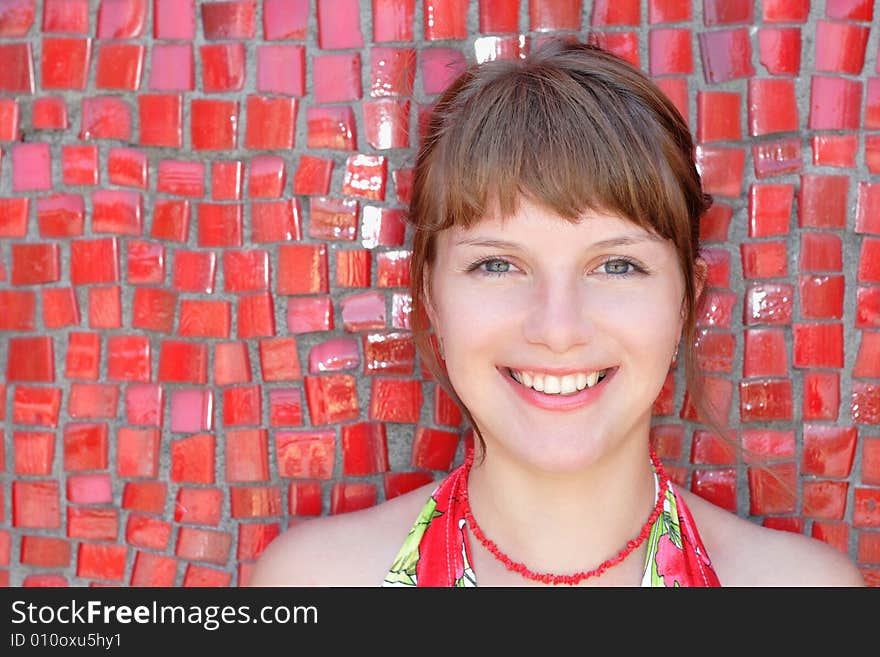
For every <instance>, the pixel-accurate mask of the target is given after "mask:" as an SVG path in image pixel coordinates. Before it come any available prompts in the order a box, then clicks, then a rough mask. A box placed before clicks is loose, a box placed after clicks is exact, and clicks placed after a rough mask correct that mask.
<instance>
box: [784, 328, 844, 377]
mask: <svg viewBox="0 0 880 657" xmlns="http://www.w3.org/2000/svg"><path fill="white" fill-rule="evenodd" d="M792 330H793V333H794V351H793V353H794V356H793V361H792V364H793V365H794V367H843V324H839V323H834V324H794V326H793V327H792Z"/></svg>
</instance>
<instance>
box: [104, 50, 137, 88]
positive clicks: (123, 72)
mask: <svg viewBox="0 0 880 657" xmlns="http://www.w3.org/2000/svg"><path fill="white" fill-rule="evenodd" d="M143 67H144V46H142V45H135V44H130V43H104V44H102V45H101V47H100V50H98V71H97V74H96V76H95V87H97V88H98V89H123V90H128V91H135V90H137V89H138V88H139V87H140V86H141V73H142V71H143Z"/></svg>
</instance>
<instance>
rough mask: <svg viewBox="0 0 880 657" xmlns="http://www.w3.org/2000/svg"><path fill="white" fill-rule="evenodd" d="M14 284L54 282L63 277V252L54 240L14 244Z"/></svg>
mask: <svg viewBox="0 0 880 657" xmlns="http://www.w3.org/2000/svg"><path fill="white" fill-rule="evenodd" d="M10 248H11V250H12V277H11V283H12V284H13V285H41V284H43V283H54V282H55V281H57V280H59V279H60V277H61V252H60V250H59V248H58V244H56V243H52V242H44V243H34V244H12V245H11V246H10Z"/></svg>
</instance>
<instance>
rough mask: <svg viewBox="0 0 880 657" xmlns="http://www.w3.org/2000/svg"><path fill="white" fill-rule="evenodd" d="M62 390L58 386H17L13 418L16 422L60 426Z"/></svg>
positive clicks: (13, 399)
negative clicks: (59, 415) (59, 414)
mask: <svg viewBox="0 0 880 657" xmlns="http://www.w3.org/2000/svg"><path fill="white" fill-rule="evenodd" d="M60 410H61V390H60V389H58V388H44V387H40V388H37V387H32V386H25V385H17V386H15V393H14V395H13V398H12V420H13V422H15V423H16V424H35V425H39V426H44V427H52V428H54V427H57V426H58V413H59V411H60Z"/></svg>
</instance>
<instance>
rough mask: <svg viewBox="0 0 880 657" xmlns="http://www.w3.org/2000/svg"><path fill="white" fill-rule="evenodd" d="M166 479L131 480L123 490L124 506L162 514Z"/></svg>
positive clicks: (131, 509)
mask: <svg viewBox="0 0 880 657" xmlns="http://www.w3.org/2000/svg"><path fill="white" fill-rule="evenodd" d="M166 489H167V484H166V483H165V482H164V481H137V482H135V481H129V482H126V484H125V488H124V489H123V491H122V508H123V509H128V510H130V511H143V512H144V513H154V514H157V515H161V514H162V513H163V511H164V507H165V495H166V493H167V490H166Z"/></svg>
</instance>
